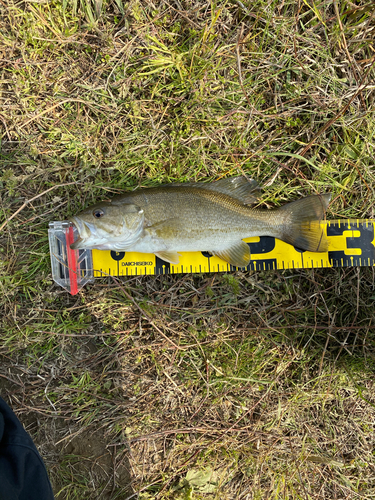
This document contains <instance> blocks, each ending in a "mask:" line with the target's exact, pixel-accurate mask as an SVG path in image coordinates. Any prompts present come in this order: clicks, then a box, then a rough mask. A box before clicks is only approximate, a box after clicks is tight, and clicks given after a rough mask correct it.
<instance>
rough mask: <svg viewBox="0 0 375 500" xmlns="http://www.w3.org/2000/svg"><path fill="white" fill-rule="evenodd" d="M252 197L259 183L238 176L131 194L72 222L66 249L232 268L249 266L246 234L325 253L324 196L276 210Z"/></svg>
mask: <svg viewBox="0 0 375 500" xmlns="http://www.w3.org/2000/svg"><path fill="white" fill-rule="evenodd" d="M259 197H260V188H259V185H258V183H257V182H256V181H255V180H248V179H246V178H245V177H232V178H228V179H221V180H219V181H216V182H212V183H201V182H197V183H186V184H167V185H163V186H160V187H156V188H143V189H138V190H135V191H132V192H129V193H125V194H124V195H120V196H116V197H115V198H113V199H112V200H111V201H103V202H101V203H98V204H95V205H92V206H91V207H89V208H86V209H85V210H83V211H82V212H81V213H80V214H78V215H77V216H75V217H72V218H71V219H70V220H71V222H73V224H75V226H76V227H77V229H78V232H79V238H78V239H77V240H76V241H75V242H74V243H73V244H72V245H71V248H72V249H80V248H86V249H94V248H97V249H99V250H115V251H129V252H141V253H154V254H155V255H156V256H158V257H160V258H161V259H163V260H164V261H166V262H170V263H171V264H178V262H179V254H178V252H196V251H207V252H209V253H211V254H212V255H217V256H218V257H220V258H221V259H223V260H224V261H226V262H229V264H231V265H233V266H236V267H246V266H247V265H248V264H249V262H250V257H251V256H250V248H249V245H248V244H247V243H245V242H244V241H242V239H243V238H249V237H252V236H273V237H275V238H279V239H281V240H283V241H285V242H287V243H290V244H292V245H293V246H295V247H297V248H300V249H301V250H310V251H312V252H326V251H327V250H328V241H327V237H326V236H325V234H324V231H323V230H322V229H321V227H320V224H319V222H320V221H321V220H322V219H324V217H325V211H326V209H327V207H328V204H329V201H330V199H331V195H330V194H323V195H317V196H308V197H306V198H302V199H300V200H297V201H294V202H291V203H287V204H286V205H284V206H282V207H281V208H278V209H269V210H267V209H266V210H265V209H258V208H251V206H249V205H250V204H252V203H255V202H256V201H257V200H258V199H259Z"/></svg>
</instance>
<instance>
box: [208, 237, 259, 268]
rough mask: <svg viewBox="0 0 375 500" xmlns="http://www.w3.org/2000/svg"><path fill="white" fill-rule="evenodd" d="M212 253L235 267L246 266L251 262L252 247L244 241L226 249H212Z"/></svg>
mask: <svg viewBox="0 0 375 500" xmlns="http://www.w3.org/2000/svg"><path fill="white" fill-rule="evenodd" d="M211 253H212V255H216V256H217V257H219V258H220V259H222V260H225V262H229V264H231V265H232V266H235V267H246V266H248V265H249V262H250V247H249V245H248V244H247V243H245V242H244V241H240V242H238V243H235V244H234V245H232V246H231V247H229V248H226V249H225V250H220V251H211Z"/></svg>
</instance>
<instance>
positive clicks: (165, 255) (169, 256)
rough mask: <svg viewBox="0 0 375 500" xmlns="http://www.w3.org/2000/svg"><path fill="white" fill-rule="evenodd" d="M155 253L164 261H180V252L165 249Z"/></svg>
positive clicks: (173, 262)
mask: <svg viewBox="0 0 375 500" xmlns="http://www.w3.org/2000/svg"><path fill="white" fill-rule="evenodd" d="M155 255H156V257H159V259H161V260H165V262H169V263H170V264H178V263H179V262H180V254H179V253H177V252H168V251H167V250H165V251H162V252H156V253H155Z"/></svg>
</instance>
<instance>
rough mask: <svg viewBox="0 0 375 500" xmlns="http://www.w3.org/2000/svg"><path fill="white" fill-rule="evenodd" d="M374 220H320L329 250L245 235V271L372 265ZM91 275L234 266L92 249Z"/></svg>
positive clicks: (201, 255)
mask: <svg viewBox="0 0 375 500" xmlns="http://www.w3.org/2000/svg"><path fill="white" fill-rule="evenodd" d="M374 222H375V221H372V220H363V219H354V220H352V219H350V220H349V219H346V220H333V221H322V222H321V226H322V228H323V229H324V231H325V232H326V234H327V238H328V242H329V251H328V252H324V253H318V252H307V251H306V252H305V251H302V250H299V249H297V248H294V247H293V246H291V245H289V244H287V243H284V242H283V241H281V240H278V239H277V238H273V237H269V236H262V237H256V238H247V239H245V240H244V241H245V242H247V243H248V244H249V246H250V252H251V262H250V264H249V266H248V268H247V269H249V270H257V271H258V270H259V271H260V270H268V269H305V268H320V267H346V266H374V265H375V246H374V243H375V242H374ZM92 262H93V270H94V277H100V276H108V275H110V276H136V275H147V274H149V275H150V274H177V273H209V272H223V271H231V270H234V269H236V268H235V267H233V266H231V265H230V264H228V263H227V262H224V261H223V260H221V259H219V258H218V257H214V256H211V255H210V254H209V253H207V252H181V257H180V263H179V264H177V265H174V264H169V263H167V262H164V261H163V260H161V259H159V258H158V257H156V256H155V255H154V254H144V253H137V252H115V251H103V250H92Z"/></svg>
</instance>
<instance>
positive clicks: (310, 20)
mask: <svg viewBox="0 0 375 500" xmlns="http://www.w3.org/2000/svg"><path fill="white" fill-rule="evenodd" d="M357 4H358V5H357ZM0 5H1V7H0V8H1V14H2V16H1V18H0V50H1V55H2V60H1V75H0V90H1V94H0V99H1V108H0V121H1V123H2V126H3V130H2V150H1V154H0V162H1V166H0V226H1V227H2V230H1V231H0V250H1V251H0V311H1V317H0V355H1V360H2V364H1V366H0V387H1V393H2V395H4V396H5V397H6V398H7V399H8V400H9V401H10V403H11V405H12V407H13V408H14V409H15V411H16V412H17V414H18V415H19V417H20V419H21V420H22V422H23V423H24V424H25V426H26V428H27V429H28V430H29V432H30V433H31V435H32V436H33V438H34V439H35V441H36V442H37V444H38V446H39V449H40V451H41V453H42V455H43V457H44V459H45V461H46V463H47V466H48V469H49V472H50V476H51V479H52V482H53V485H54V488H55V492H56V497H57V498H58V499H59V500H63V499H64V500H65V499H66V500H70V499H77V500H80V499H84V498H90V499H95V498H97V499H99V498H101V499H104V498H108V499H115V498H121V499H125V498H140V499H143V500H146V499H147V498H158V499H167V498H170V499H172V498H173V499H176V500H177V499H180V500H183V499H184V500H185V499H194V500H196V499H201V498H220V499H247V500H248V499H261V498H262V499H263V498H270V499H272V498H274V499H286V498H288V499H289V498H290V499H303V500H307V499H309V500H310V499H318V498H319V499H322V498H325V499H340V500H341V499H357V498H372V497H373V496H374V495H375V479H374V478H375V474H374V470H375V469H374V468H375V462H374V453H373V451H374V431H375V429H374V422H375V410H374V404H375V401H374V377H373V373H374V356H375V350H374V347H375V336H374V321H373V316H374V315H373V301H374V298H375V293H374V276H373V270H372V269H356V268H353V269H330V270H315V271H307V270H306V271H304V270H298V271H297V270H295V271H285V272H256V273H252V274H244V273H239V272H238V273H234V274H233V275H220V274H217V275H207V276H191V275H185V276H174V277H172V276H163V277H144V278H128V279H124V280H108V281H106V280H101V281H98V282H96V283H95V284H94V285H93V286H88V287H87V288H86V289H84V290H83V291H82V292H81V293H80V294H79V295H78V296H77V297H74V298H73V297H70V296H68V295H67V294H66V292H64V291H62V290H60V289H58V288H56V287H55V286H54V285H53V283H52V281H51V275H50V267H49V254H48V242H47V226H48V222H49V221H50V220H63V219H66V218H67V217H68V216H69V215H72V214H73V213H76V212H77V211H78V210H79V209H81V208H82V207H83V206H86V205H87V204H89V203H90V202H92V201H94V200H98V199H99V198H102V197H107V196H110V195H111V194H112V193H118V192H121V191H122V190H123V189H127V188H133V187H136V186H141V185H142V186H153V185H157V184H158V183H161V182H169V181H174V180H177V181H185V180H189V179H194V180H198V179H214V178H219V177H223V176H226V175H236V174H239V173H241V172H245V173H246V174H248V175H249V176H251V177H257V178H259V180H260V182H261V183H263V184H264V185H265V186H266V189H265V194H264V197H263V201H264V205H265V206H268V207H271V206H275V205H278V204H279V203H282V202H284V201H286V200H292V199H295V198H297V197H299V196H301V195H304V194H307V193H309V192H314V191H315V192H325V191H331V192H333V195H334V197H333V198H334V203H333V204H332V207H331V212H330V215H331V218H338V217H343V218H345V217H369V218H374V204H373V200H374V193H373V186H374V155H373V142H374V130H375V121H374V85H373V81H374V47H373V32H374V28H375V24H374V23H375V21H374V15H373V10H372V6H371V5H370V4H366V3H365V2H357V3H356V4H354V3H353V2H348V1H343V2H337V1H336V2H315V3H313V2H310V1H306V2H305V1H303V2H302V1H301V2H281V3H280V2H271V3H270V2H264V0H262V1H256V2H252V3H251V4H250V3H249V2H245V1H244V2H237V1H220V2H217V3H207V2H199V1H196V2H184V1H179V2H174V1H168V2H165V1H163V0H160V1H154V2H151V1H145V2H138V1H136V0H131V1H130V2H126V3H125V2H124V3H123V2H121V0H117V1H114V2H111V1H108V2H103V3H101V2H89V1H88V0H80V1H79V2H78V0H77V1H73V0H72V1H66V2H63V3H61V2H60V1H58V0H56V1H55V2H18V3H16V2H6V3H4V2H3V3H1V2H0ZM30 200H32V201H30Z"/></svg>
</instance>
